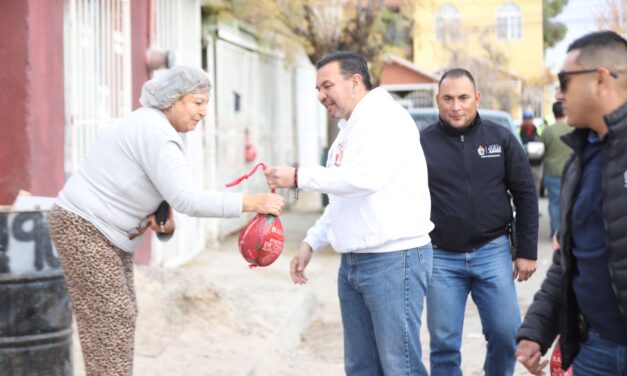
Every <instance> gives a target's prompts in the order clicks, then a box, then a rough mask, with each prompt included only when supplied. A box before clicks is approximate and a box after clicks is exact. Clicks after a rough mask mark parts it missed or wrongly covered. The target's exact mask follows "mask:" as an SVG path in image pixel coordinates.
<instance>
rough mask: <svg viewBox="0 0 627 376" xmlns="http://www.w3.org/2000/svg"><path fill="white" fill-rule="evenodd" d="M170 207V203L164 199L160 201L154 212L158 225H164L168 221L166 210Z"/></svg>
mask: <svg viewBox="0 0 627 376" xmlns="http://www.w3.org/2000/svg"><path fill="white" fill-rule="evenodd" d="M169 209H170V204H168V203H167V202H166V201H161V204H159V207H158V208H157V211H156V212H155V217H156V218H157V224H158V225H164V224H165V223H166V222H167V221H168V210H169Z"/></svg>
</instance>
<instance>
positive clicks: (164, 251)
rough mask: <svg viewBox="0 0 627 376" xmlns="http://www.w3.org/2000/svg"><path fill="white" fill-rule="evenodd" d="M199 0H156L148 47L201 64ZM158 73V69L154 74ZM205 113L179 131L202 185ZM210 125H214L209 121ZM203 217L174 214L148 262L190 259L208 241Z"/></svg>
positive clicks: (177, 60)
mask: <svg viewBox="0 0 627 376" xmlns="http://www.w3.org/2000/svg"><path fill="white" fill-rule="evenodd" d="M200 7H201V5H200V1H199V0H156V8H155V13H156V14H155V16H156V21H155V38H154V43H153V45H152V46H151V47H153V48H156V49H160V50H169V51H172V52H174V56H175V64H176V65H189V66H196V67H200V66H201V61H202V59H201V53H202V45H201V34H200V22H201V20H200V18H201V15H200ZM157 74H160V72H159V71H157V72H155V75H157ZM212 123H213V121H212V118H211V117H210V116H206V117H205V120H204V121H203V122H202V123H201V124H199V125H198V127H197V128H196V130H195V131H193V132H188V133H185V134H183V135H182V138H183V141H184V142H185V147H186V149H185V154H186V157H187V161H188V163H189V166H190V168H191V170H192V175H193V178H194V183H195V184H196V185H197V186H198V187H202V188H205V189H207V188H210V187H207V186H206V185H205V160H204V157H205V152H204V148H203V139H204V133H205V128H206V127H208V126H209V124H212ZM211 126H213V125H211ZM206 222H207V220H206V219H203V218H193V217H188V216H186V215H184V214H180V213H177V214H176V231H175V233H174V236H173V237H172V239H170V240H169V241H168V242H165V243H164V242H160V241H158V240H157V238H156V237H153V242H152V254H151V260H150V263H151V264H152V265H160V266H178V265H181V264H183V263H185V262H186V261H189V260H190V259H192V258H193V257H194V256H196V255H197V254H198V253H200V252H201V251H203V250H204V249H205V246H206V244H207V232H206V229H205V227H206V225H207V223H206Z"/></svg>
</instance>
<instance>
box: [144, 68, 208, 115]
mask: <svg viewBox="0 0 627 376" xmlns="http://www.w3.org/2000/svg"><path fill="white" fill-rule="evenodd" d="M209 90H211V81H209V77H208V76H207V73H206V72H205V71H204V70H202V69H200V68H196V67H188V66H183V65H178V66H176V67H173V68H171V69H168V70H167V71H165V72H163V73H162V74H159V75H157V76H155V77H153V78H152V79H151V80H149V81H146V83H145V84H144V86H143V87H142V93H141V95H140V96H139V103H140V104H141V105H142V106H143V107H155V108H158V109H161V110H164V109H166V108H168V107H170V106H171V105H173V104H174V102H176V101H177V100H179V99H180V98H181V97H183V96H185V95H187V94H197V93H204V92H208V91H209Z"/></svg>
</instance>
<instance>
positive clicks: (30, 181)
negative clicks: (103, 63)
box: [0, 0, 64, 204]
mask: <svg viewBox="0 0 627 376" xmlns="http://www.w3.org/2000/svg"><path fill="white" fill-rule="evenodd" d="M0 35H2V43H0V66H1V67H2V69H0V87H1V88H2V90H0V114H2V117H1V120H0V134H2V137H0V204H10V203H11V202H13V199H14V198H15V195H16V194H17V192H18V190H20V189H24V190H28V191H30V192H32V193H33V194H35V195H46V196H55V195H56V194H57V192H58V191H59V189H60V188H61V187H62V185H63V182H64V176H63V139H64V137H63V135H64V108H63V107H64V102H63V0H47V1H38V0H3V1H2V11H1V12H0Z"/></svg>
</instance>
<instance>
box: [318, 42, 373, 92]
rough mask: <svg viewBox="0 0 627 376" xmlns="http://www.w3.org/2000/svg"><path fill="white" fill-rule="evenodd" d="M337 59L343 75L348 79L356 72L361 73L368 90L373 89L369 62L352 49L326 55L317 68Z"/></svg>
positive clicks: (319, 61)
mask: <svg viewBox="0 0 627 376" xmlns="http://www.w3.org/2000/svg"><path fill="white" fill-rule="evenodd" d="M334 61H337V62H338V63H340V73H341V74H342V77H344V78H346V79H348V78H350V77H351V76H352V75H354V74H359V75H361V77H362V79H363V83H364V86H365V87H366V89H367V90H372V82H371V81H370V73H369V72H368V63H367V62H366V59H364V57H363V56H361V55H360V54H358V53H355V52H351V51H336V52H331V53H329V54H326V55H324V56H323V57H322V58H321V59H320V60H318V62H317V63H316V70H319V69H320V68H322V67H324V66H325V65H327V64H329V63H332V62H334Z"/></svg>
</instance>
